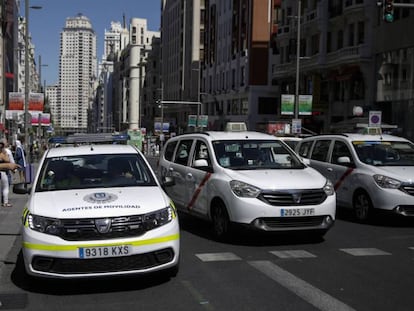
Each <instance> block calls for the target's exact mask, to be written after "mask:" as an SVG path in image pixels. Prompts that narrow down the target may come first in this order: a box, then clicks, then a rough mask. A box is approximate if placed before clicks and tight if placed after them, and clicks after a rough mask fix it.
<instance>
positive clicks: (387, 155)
mask: <svg viewBox="0 0 414 311" xmlns="http://www.w3.org/2000/svg"><path fill="white" fill-rule="evenodd" d="M352 144H353V146H354V148H355V151H356V153H357V155H358V158H359V159H360V160H361V161H362V162H364V163H366V164H370V165H375V166H414V145H413V144H412V143H410V142H404V141H353V142H352Z"/></svg>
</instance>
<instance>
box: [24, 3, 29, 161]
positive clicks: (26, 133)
mask: <svg viewBox="0 0 414 311" xmlns="http://www.w3.org/2000/svg"><path fill="white" fill-rule="evenodd" d="M24 13H25V19H26V20H25V22H26V24H25V38H24V47H25V51H24V149H25V151H26V161H27V163H30V150H29V116H28V114H29V76H30V73H29V70H30V67H29V0H25V12H24Z"/></svg>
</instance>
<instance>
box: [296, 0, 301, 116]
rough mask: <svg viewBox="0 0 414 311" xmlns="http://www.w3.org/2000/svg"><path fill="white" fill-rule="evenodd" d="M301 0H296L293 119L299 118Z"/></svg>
mask: <svg viewBox="0 0 414 311" xmlns="http://www.w3.org/2000/svg"><path fill="white" fill-rule="evenodd" d="M301 2H302V1H301V0H298V16H297V19H298V31H297V38H296V41H297V42H296V85H295V119H297V118H299V69H300V67H299V66H300V18H301V6H302V3H301Z"/></svg>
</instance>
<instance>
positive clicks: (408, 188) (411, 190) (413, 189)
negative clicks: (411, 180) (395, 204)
mask: <svg viewBox="0 0 414 311" xmlns="http://www.w3.org/2000/svg"><path fill="white" fill-rule="evenodd" d="M400 189H401V190H402V191H404V192H405V193H407V194H409V195H414V185H412V184H408V185H404V184H403V185H402V186H401V188H400Z"/></svg>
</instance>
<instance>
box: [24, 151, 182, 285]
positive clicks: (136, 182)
mask: <svg viewBox="0 0 414 311" xmlns="http://www.w3.org/2000/svg"><path fill="white" fill-rule="evenodd" d="M28 191H29V192H30V198H29V200H28V203H27V207H26V208H25V210H24V214H23V245H22V248H23V257H24V263H25V268H26V271H27V273H28V274H29V275H32V276H40V277H50V278H89V277H99V276H115V275H127V274H141V273H148V272H154V271H160V270H163V271H165V272H166V273H168V274H169V275H171V276H175V275H176V273H177V271H178V266H179V251H180V234H179V224H178V219H177V214H176V210H175V207H174V205H173V203H172V201H171V200H170V198H169V197H168V196H167V195H166V194H165V192H164V191H163V190H162V188H161V184H160V183H159V182H158V181H157V178H156V176H155V175H154V173H153V171H152V170H151V168H150V166H149V164H148V162H147V161H146V159H145V158H144V156H143V155H142V154H141V152H140V151H138V150H137V149H136V148H135V147H133V146H131V145H109V144H102V145H81V146H77V147H76V146H71V147H66V146H65V147H63V146H62V147H59V148H51V149H49V150H48V151H47V152H46V153H45V155H44V157H43V158H42V160H41V163H40V166H39V169H38V171H37V174H36V178H35V181H34V184H33V187H32V188H31V189H28ZM22 192H24V191H23V190H21V191H20V193H22ZM26 192H27V191H26Z"/></svg>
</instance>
